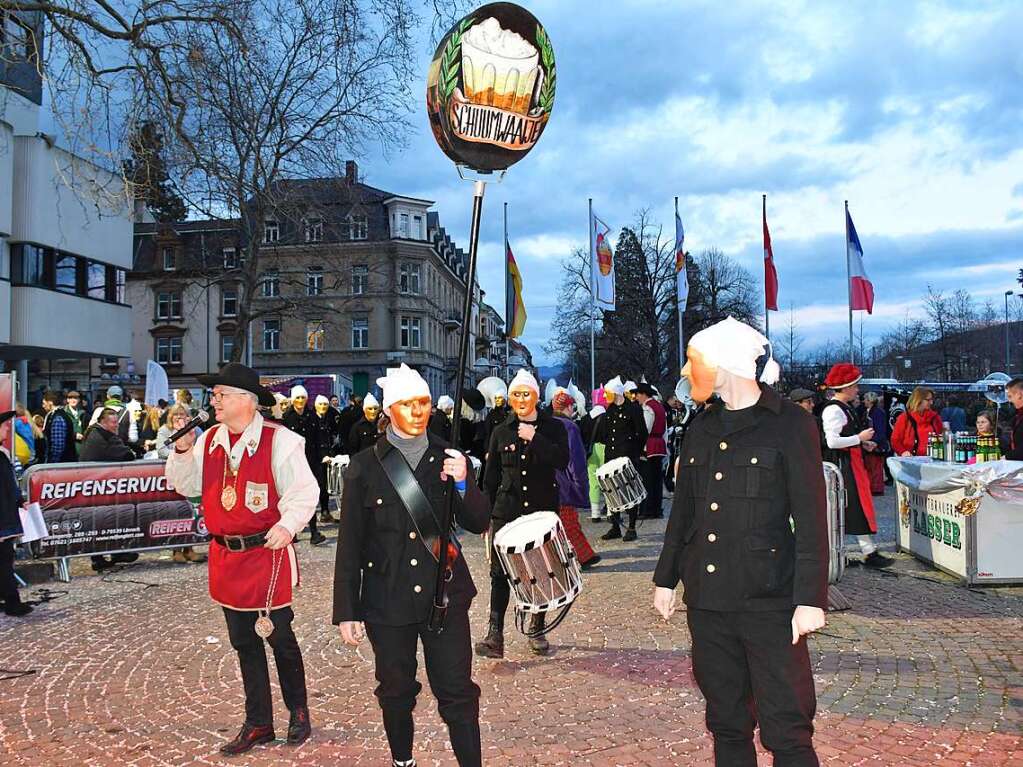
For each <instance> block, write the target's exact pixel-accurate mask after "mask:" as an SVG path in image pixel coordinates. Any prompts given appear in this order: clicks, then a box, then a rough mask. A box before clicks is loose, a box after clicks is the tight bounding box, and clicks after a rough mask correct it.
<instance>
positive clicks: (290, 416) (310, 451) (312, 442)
mask: <svg viewBox="0 0 1023 767" xmlns="http://www.w3.org/2000/svg"><path fill="white" fill-rule="evenodd" d="M316 419H317V415H316V413H315V412H313V410H312V408H309V407H306V408H305V409H303V410H302V412H301V413H299V412H298V411H297V410H295V408H293V407H291V408H288V410H287V411H286V412H285V413H284V418H282V419H281V423H283V424H284V425H285V426H287V427H288V428H289V429H291V430H292V431H293V432H295V434H297V435H298V436H300V437H302V439H304V440H305V457H306V460H307V461H308V462H309V466H310V467H311V468H312V469H313V471H316V465H317V464H318V463H319V461H320V458H319V457H318V456H317V454H316Z"/></svg>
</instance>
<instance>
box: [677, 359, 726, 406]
mask: <svg viewBox="0 0 1023 767" xmlns="http://www.w3.org/2000/svg"><path fill="white" fill-rule="evenodd" d="M686 356H687V357H688V358H689V359H688V360H687V361H686V365H685V367H684V368H682V375H684V376H685V377H686V378H688V379H689V383H690V385H691V387H692V388H691V390H690V396H691V397H692V398H693V399H694V400H695V401H696V402H706V401H707V400H709V399H710V398H711V396H712V395H713V394H714V386H715V385H716V383H717V377H718V369H717V368H716V367H714V366H713V365H711V364H710V363H709V362H708V361H707V359H706V358H705V357H704V356H703V354H702V353H700V352H699V351H698V350H696V349H694V348H693V347H692V346H690V347H688V348H687V349H686Z"/></svg>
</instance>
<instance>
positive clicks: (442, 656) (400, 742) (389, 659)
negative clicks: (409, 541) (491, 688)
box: [366, 610, 483, 767]
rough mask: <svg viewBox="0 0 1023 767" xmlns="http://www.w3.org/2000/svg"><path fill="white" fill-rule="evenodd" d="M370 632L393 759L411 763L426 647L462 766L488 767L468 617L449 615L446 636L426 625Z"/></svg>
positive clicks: (372, 627)
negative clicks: (419, 666) (419, 661)
mask: <svg viewBox="0 0 1023 767" xmlns="http://www.w3.org/2000/svg"><path fill="white" fill-rule="evenodd" d="M366 634H367V635H368V636H369V641H370V643H371V644H372V645H373V653H374V655H375V656H376V678H377V682H378V683H379V684H378V685H377V688H376V696H377V700H378V701H379V702H380V709H381V711H382V712H383V715H384V730H385V731H386V732H387V742H388V744H389V745H390V747H391V757H392V758H393V759H396V760H398V761H408V760H410V759H412V737H413V733H414V725H413V722H412V710H413V709H414V708H415V707H416V696H417V695H419V691H420V690H421V689H422V685H421V684H419V682H417V681H416V648H417V645H418V643H419V641H422V643H423V655H424V657H425V659H426V677H427V679H429V680H430V689H431V690H433V694H434V697H436V698H437V710H438V711H439V712H440V717H441V719H443V720H444V722H445V724H447V726H448V733H449V734H450V737H451V749H452V751H454V753H455V758H456V759H457V760H458V764H459V765H461V767H476V766H477V765H482V764H483V756H482V750H481V747H480V724H479V719H480V688H479V687H477V686H476V684H475V683H474V682H473V681H472V643H471V638H470V635H469V613H468V611H466V610H458V611H452V612H449V613H448V615H447V618H446V620H445V623H444V632H443V633H441V634H435V633H433V632H432V631H430V630H429V629H428V628H427V626H426V624H422V623H413V624H412V625H409V626H384V625H382V624H379V623H367V624H366Z"/></svg>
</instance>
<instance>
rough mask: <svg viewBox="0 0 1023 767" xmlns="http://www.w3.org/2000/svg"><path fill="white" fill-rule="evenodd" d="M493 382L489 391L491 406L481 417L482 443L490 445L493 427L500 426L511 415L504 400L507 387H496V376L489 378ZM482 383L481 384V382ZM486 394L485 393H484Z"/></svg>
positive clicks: (506, 394)
mask: <svg viewBox="0 0 1023 767" xmlns="http://www.w3.org/2000/svg"><path fill="white" fill-rule="evenodd" d="M490 380H492V381H493V382H494V386H493V387H492V391H490V396H491V401H492V402H493V406H492V407H491V408H490V412H489V413H487V416H486V418H484V419H483V444H484V446H489V445H490V437H491V436H492V435H493V433H494V429H496V428H497V427H498V426H500V425H501V424H502V423H504V422H505V421H507V420H508V417H509V416H511V408H510V407H508V404H507V403H506V402H505V400H506V399H507V396H508V387H507V386H504V387H503V388H498V387H497V386H496V384H497V383H498V378H497V377H496V376H495V377H494V378H493V379H490ZM481 385H482V384H481ZM484 396H486V393H484Z"/></svg>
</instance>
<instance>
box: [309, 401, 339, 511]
mask: <svg viewBox="0 0 1023 767" xmlns="http://www.w3.org/2000/svg"><path fill="white" fill-rule="evenodd" d="M313 410H314V413H313V418H312V424H313V428H312V435H311V438H312V442H313V449H312V452H311V453H310V455H311V457H312V460H313V461H315V463H314V464H310V468H311V469H312V470H313V474H315V475H316V481H317V483H318V484H319V486H320V521H321V522H333V521H334V518H333V517H332V516H330V493H328V492H327V463H328V462H329V461H330V459H331V457H333V455H334V453H335V452H336V447H335V444H336V442H337V421H338V418H339V417H340V416H339V415H338V412H337V411H336V410H334V408H332V407H331V406H330V400H328V399H327V398H326V397H324V396H323V395H322V394H318V395H317V396H316V400H315V402H314V403H313ZM306 445H307V446H308V442H307V443H306Z"/></svg>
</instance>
